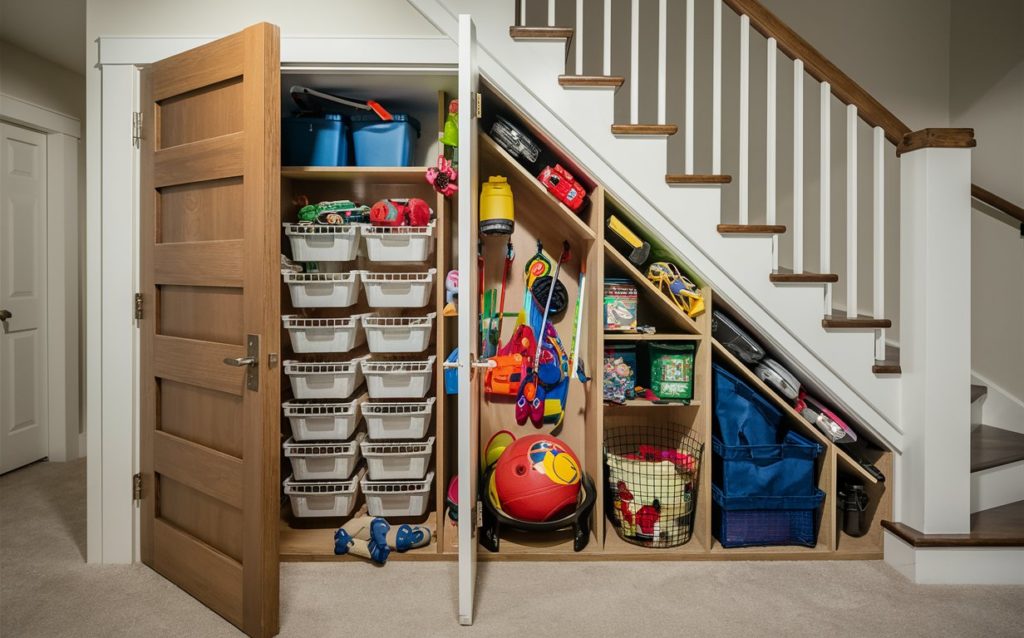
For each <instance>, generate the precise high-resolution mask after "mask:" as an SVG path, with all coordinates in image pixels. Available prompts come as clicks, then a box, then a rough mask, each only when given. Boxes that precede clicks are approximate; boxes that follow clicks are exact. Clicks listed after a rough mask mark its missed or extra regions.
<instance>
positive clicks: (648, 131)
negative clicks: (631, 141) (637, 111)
mask: <svg viewBox="0 0 1024 638" xmlns="http://www.w3.org/2000/svg"><path fill="white" fill-rule="evenodd" d="M678 132H679V127H678V126H676V125H675V124H612V135H675V134H676V133H678Z"/></svg>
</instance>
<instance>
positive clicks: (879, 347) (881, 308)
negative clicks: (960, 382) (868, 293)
mask: <svg viewBox="0 0 1024 638" xmlns="http://www.w3.org/2000/svg"><path fill="white" fill-rule="evenodd" d="M873 132H874V147H875V148H874V151H875V161H874V173H875V175H874V180H873V181H874V183H873V188H874V206H873V207H872V208H873V217H874V219H873V220H872V221H873V224H874V244H875V249H874V256H875V264H874V279H875V280H874V292H875V303H874V306H875V319H885V131H883V130H882V127H880V126H876V127H875V130H874V131H873ZM875 358H876V359H884V358H885V330H878V331H876V333H875Z"/></svg>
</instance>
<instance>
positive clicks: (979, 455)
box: [971, 425, 1024, 472]
mask: <svg viewBox="0 0 1024 638" xmlns="http://www.w3.org/2000/svg"><path fill="white" fill-rule="evenodd" d="M1017 461H1024V434H1021V433H1020V432H1013V431H1011V430H1004V429H1003V428H997V427H994V426H991V425H979V426H978V427H976V428H972V429H971V471H972V472H980V471H981V470H989V469H992V468H994V467H999V466H1000V465H1007V464H1009V463H1016V462H1017Z"/></svg>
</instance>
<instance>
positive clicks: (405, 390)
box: [362, 355, 436, 399]
mask: <svg viewBox="0 0 1024 638" xmlns="http://www.w3.org/2000/svg"><path fill="white" fill-rule="evenodd" d="M435 358H436V357H434V355H430V356H429V357H427V358H426V360H425V361H374V360H372V359H369V360H366V361H363V364H362V367H363V376H365V377H366V390H367V392H368V393H369V394H370V398H371V399H422V398H423V397H425V396H426V395H427V391H429V390H430V382H431V380H432V379H433V378H434V360H435Z"/></svg>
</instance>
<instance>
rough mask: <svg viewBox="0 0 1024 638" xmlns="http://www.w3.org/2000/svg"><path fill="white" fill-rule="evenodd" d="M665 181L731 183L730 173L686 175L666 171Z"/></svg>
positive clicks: (679, 182) (667, 182)
mask: <svg viewBox="0 0 1024 638" xmlns="http://www.w3.org/2000/svg"><path fill="white" fill-rule="evenodd" d="M665 183H666V184H670V185H673V186H674V185H677V184H683V185H686V184H731V183H732V175H711V174H705V175H687V174H684V173H668V174H667V175H665Z"/></svg>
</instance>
